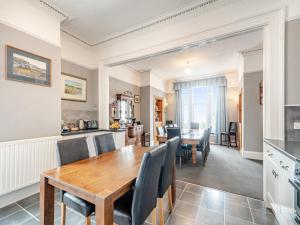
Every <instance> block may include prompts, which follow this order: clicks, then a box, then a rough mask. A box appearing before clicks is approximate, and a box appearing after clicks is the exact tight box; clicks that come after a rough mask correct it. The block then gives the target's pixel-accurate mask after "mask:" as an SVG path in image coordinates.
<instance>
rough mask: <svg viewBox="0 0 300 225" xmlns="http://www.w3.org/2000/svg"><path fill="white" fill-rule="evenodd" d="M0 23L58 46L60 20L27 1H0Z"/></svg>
mask: <svg viewBox="0 0 300 225" xmlns="http://www.w3.org/2000/svg"><path fill="white" fill-rule="evenodd" d="M0 23H3V24H5V25H8V26H10V27H12V28H15V29H17V30H20V31H22V32H24V33H26V34H29V35H31V36H33V37H35V38H38V39H41V40H43V41H46V42H48V43H51V44H54V45H56V46H60V19H59V18H58V17H56V16H55V15H53V14H51V13H49V12H47V11H46V10H45V9H42V8H40V7H37V6H36V5H35V4H33V3H30V2H29V0H28V1H25V0H22V1H20V0H9V1H7V0H0Z"/></svg>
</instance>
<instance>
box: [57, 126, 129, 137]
mask: <svg viewBox="0 0 300 225" xmlns="http://www.w3.org/2000/svg"><path fill="white" fill-rule="evenodd" d="M100 131H107V132H125V129H123V128H120V129H88V130H79V131H67V132H61V135H62V136H69V135H76V134H88V133H94V132H100Z"/></svg>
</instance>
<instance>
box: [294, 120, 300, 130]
mask: <svg viewBox="0 0 300 225" xmlns="http://www.w3.org/2000/svg"><path fill="white" fill-rule="evenodd" d="M294 130H300V122H294Z"/></svg>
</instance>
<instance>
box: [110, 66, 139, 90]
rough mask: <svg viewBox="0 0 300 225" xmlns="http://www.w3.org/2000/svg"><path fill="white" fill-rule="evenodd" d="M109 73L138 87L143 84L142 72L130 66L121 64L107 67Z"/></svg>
mask: <svg viewBox="0 0 300 225" xmlns="http://www.w3.org/2000/svg"><path fill="white" fill-rule="evenodd" d="M107 73H108V75H109V76H110V77H114V78H116V79H118V80H121V81H124V82H126V83H129V84H132V85H135V86H138V87H140V86H141V74H140V73H139V72H138V71H136V70H134V69H131V68H130V67H128V66H125V65H121V66H113V67H109V68H108V69H107Z"/></svg>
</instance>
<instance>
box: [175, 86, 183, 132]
mask: <svg viewBox="0 0 300 225" xmlns="http://www.w3.org/2000/svg"><path fill="white" fill-rule="evenodd" d="M175 98H176V99H175V102H176V109H182V89H178V90H175ZM182 114H183V113H182V110H176V114H175V122H176V124H178V126H179V127H182Z"/></svg>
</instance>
